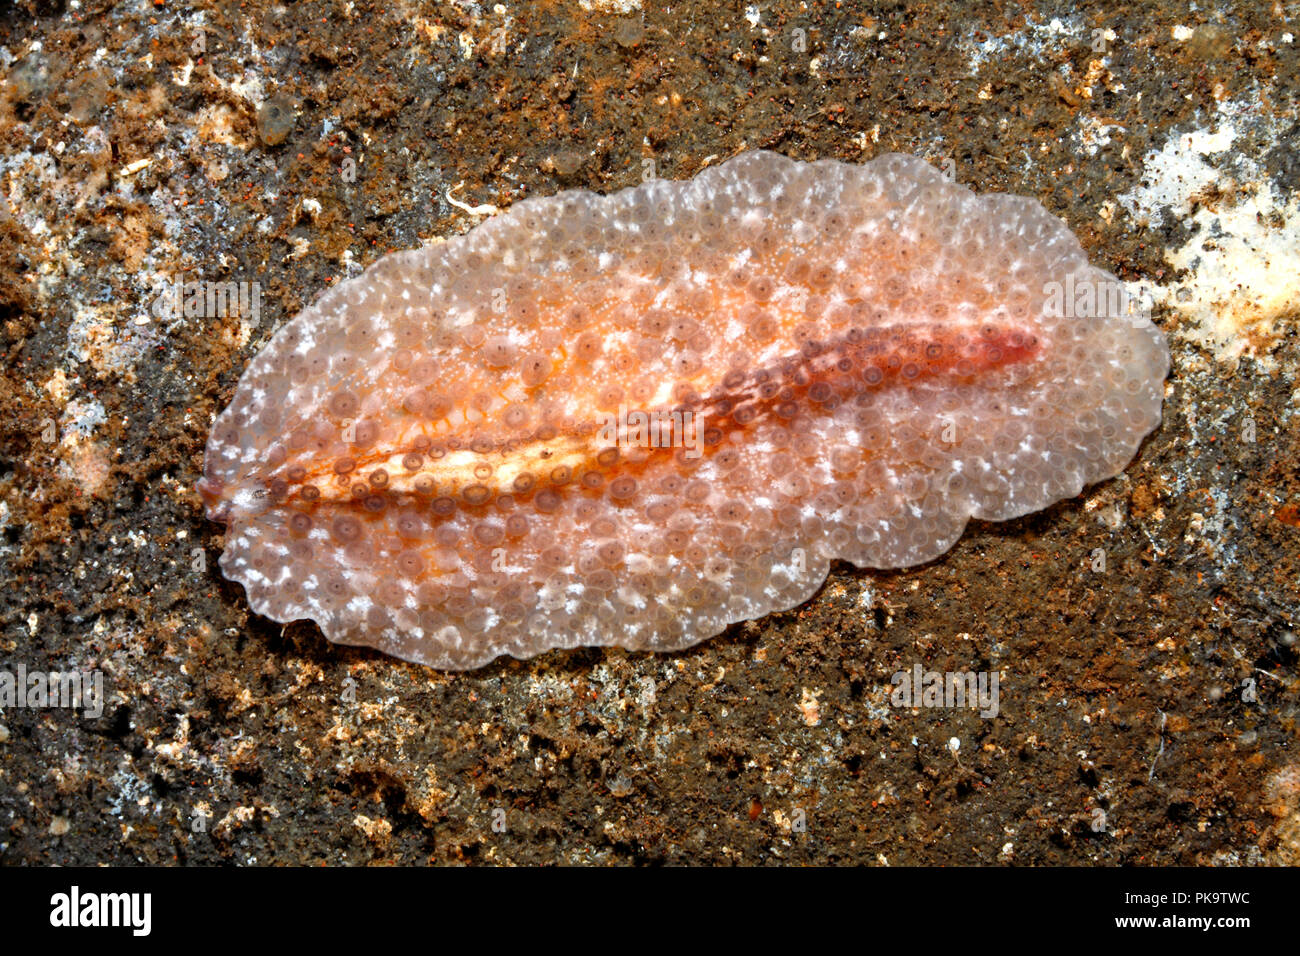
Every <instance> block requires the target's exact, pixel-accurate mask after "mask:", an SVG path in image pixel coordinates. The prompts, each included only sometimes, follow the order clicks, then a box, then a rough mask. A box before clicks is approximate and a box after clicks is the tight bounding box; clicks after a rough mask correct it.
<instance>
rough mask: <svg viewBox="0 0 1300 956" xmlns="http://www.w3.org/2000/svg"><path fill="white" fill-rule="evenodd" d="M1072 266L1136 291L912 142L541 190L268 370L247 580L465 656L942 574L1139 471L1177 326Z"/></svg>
mask: <svg viewBox="0 0 1300 956" xmlns="http://www.w3.org/2000/svg"><path fill="white" fill-rule="evenodd" d="M1067 278H1068V280H1069V288H1071V289H1073V288H1075V287H1076V286H1078V285H1079V284H1081V283H1082V284H1083V285H1084V286H1085V287H1089V288H1093V289H1095V288H1096V287H1098V286H1103V285H1104V286H1107V287H1108V288H1109V287H1113V286H1114V285H1115V280H1114V279H1113V278H1112V277H1110V276H1108V275H1107V274H1105V273H1103V272H1101V271H1100V270H1097V269H1094V268H1092V267H1090V266H1089V265H1088V263H1087V260H1086V258H1085V257H1084V256H1083V254H1082V252H1081V250H1080V249H1079V247H1078V243H1077V242H1076V241H1075V240H1074V237H1073V236H1072V235H1070V233H1069V231H1068V230H1067V229H1066V228H1065V227H1064V226H1063V224H1061V223H1060V222H1059V220H1056V219H1054V218H1053V217H1051V216H1050V215H1048V214H1047V213H1046V212H1045V211H1043V210H1042V208H1041V207H1040V206H1038V204H1037V203H1034V202H1033V201H1031V200H1022V199H1016V198H1013V197H1004V196H991V197H978V196H975V195H974V194H972V193H971V192H970V191H969V190H966V189H964V188H963V187H960V186H957V185H955V184H952V183H948V182H946V181H945V180H943V178H942V177H941V176H939V174H938V173H936V172H935V171H934V170H932V169H931V168H930V167H928V166H926V165H925V164H924V163H922V162H921V161H919V160H915V159H913V158H911V157H903V156H889V157H882V158H881V159H879V160H876V161H875V162H873V163H870V164H867V165H865V166H848V165H845V164H840V163H815V164H801V163H795V162H792V161H790V160H786V159H783V158H781V157H779V156H775V155H773V154H770V153H753V154H746V155H744V156H742V157H739V158H737V159H736V160H733V161H731V162H729V163H727V164H725V165H724V166H722V167H719V168H718V169H715V170H709V171H706V172H705V173H703V174H701V175H700V176H699V177H697V178H696V179H694V180H691V181H689V182H683V183H650V184H647V185H645V186H642V187H639V188H637V189H634V190H627V191H625V192H623V193H619V194H616V195H614V196H609V197H600V196H595V195H592V194H589V193H585V192H571V193H565V194H561V195H560V196H556V197H554V198H551V199H544V200H532V201H528V202H525V203H521V204H519V206H517V207H515V208H514V209H512V210H511V211H510V212H509V213H507V214H504V215H502V216H499V217H497V218H495V219H493V220H490V221H489V222H487V223H485V224H483V225H482V226H480V227H478V228H477V229H475V230H473V231H472V232H471V233H469V234H467V235H466V236H463V237H460V238H458V239H454V240H452V241H450V242H448V243H446V244H444V245H442V246H440V247H436V248H432V249H428V250H421V251H418V252H414V253H403V254H398V255H396V256H390V257H388V258H386V259H384V260H381V261H380V262H378V263H376V264H375V265H374V266H372V267H371V268H370V269H369V270H367V271H366V272H365V273H364V274H362V275H361V276H358V277H357V278H355V279H352V280H349V281H348V282H345V283H343V284H341V285H340V286H339V287H338V288H336V289H334V290H331V291H330V292H329V293H327V294H326V295H324V296H322V297H321V299H320V300H318V301H317V302H316V303H315V304H314V305H313V306H312V307H311V308H310V309H308V310H307V311H305V312H304V313H303V314H302V315H300V316H299V317H298V318H297V319H295V320H294V321H293V322H291V323H289V324H288V325H287V326H285V327H284V328H283V329H281V330H280V331H279V332H278V333H277V334H276V336H275V338H274V339H273V340H272V342H271V343H270V344H269V345H268V346H267V347H266V349H264V350H263V352H262V353H261V354H259V356H258V357H257V358H256V359H255V360H254V362H253V363H252V364H251V365H250V367H249V369H248V371H247V372H246V373H245V376H244V379H243V380H242V381H241V383H240V386H239V389H238V391H237V393H236V395H235V399H234V401H233V402H232V404H231V406H230V407H229V408H228V409H227V410H226V411H225V412H224V413H223V414H222V416H221V417H220V418H219V420H218V421H217V423H216V424H215V425H214V428H213V433H212V438H211V440H210V443H209V447H208V459H207V464H206V466H205V475H204V478H203V480H202V481H201V482H200V485H199V487H200V490H201V491H202V492H203V494H204V496H205V499H206V501H207V503H208V509H209V514H210V515H211V516H212V517H213V518H215V519H217V520H221V521H224V522H226V523H227V524H228V525H229V526H230V529H229V533H228V534H227V547H226V552H225V554H224V555H223V558H222V567H223V570H225V572H226V574H227V575H228V576H230V577H232V578H234V579H235V580H239V581H241V582H242V583H243V584H244V585H245V587H246V589H247V590H248V593H249V598H250V602H251V603H252V605H253V607H254V608H255V609H256V610H258V611H259V612H260V613H263V614H266V615H268V616H270V617H273V618H275V619H277V620H292V619H294V618H296V617H310V618H313V619H314V620H316V621H317V622H318V623H319V624H320V625H321V628H322V630H323V631H324V632H325V634H326V635H327V636H328V637H330V638H331V639H332V640H336V641H341V642H347V643H364V644H371V645H374V646H376V647H379V648H381V649H383V650H385V651H388V652H389V653H393V654H397V655H398V656H402V657H406V658H409V659H413V660H418V661H423V662H425V663H429V664H432V665H434V666H440V667H449V668H463V667H473V666H478V665H480V664H482V663H485V662H486V661H488V660H490V659H491V658H493V657H495V656H497V655H499V654H503V653H507V654H514V655H515V656H520V657H524V656H530V655H532V654H535V653H538V652H540V651H542V650H545V649H547V648H549V647H567V646H577V645H581V644H623V645H625V646H628V647H632V648H645V649H654V650H667V649H674V648H679V647H684V646H687V645H689V644H691V643H694V642H695V641H698V640H701V639H703V638H704V637H707V636H709V635H710V634H714V633H717V631H719V630H721V629H722V628H723V627H725V626H726V624H727V623H729V622H731V621H735V620H741V619H744V618H746V617H754V616H757V615H760V614H763V613H766V612H767V611H769V610H772V609H774V608H781V607H790V606H793V605H795V604H798V603H799V602H800V601H802V600H804V599H806V597H807V596H808V595H809V594H810V593H811V592H812V590H813V589H815V587H816V586H817V584H818V583H820V581H821V580H822V579H823V578H824V576H825V574H826V571H827V568H828V566H829V561H830V560H831V559H832V558H835V557H841V558H845V559H847V560H851V561H854V562H856V563H858V564H860V565H871V566H879V567H890V566H899V565H905V564H911V563H916V562H917V561H922V560H927V559H929V558H932V557H934V556H935V555H937V554H940V553H942V551H944V550H946V549H947V548H948V547H949V546H951V544H952V542H953V541H954V540H955V539H956V537H957V536H958V535H959V534H960V531H961V527H962V526H963V525H964V523H965V521H966V520H967V518H968V517H970V516H972V515H976V516H980V517H987V518H1003V517H1010V516H1013V515H1015V514H1023V513H1025V512H1026V511H1030V510H1034V509H1036V508H1041V507H1043V506H1044V505H1046V504H1048V503H1050V502H1051V501H1054V500H1059V499H1060V498H1062V497H1067V496H1070V495H1073V494H1077V493H1078V491H1079V489H1080V488H1081V487H1082V486H1083V484H1085V483H1086V482H1089V481H1095V480H1098V479H1100V478H1102V477H1106V476H1108V475H1110V474H1114V473H1115V472H1116V471H1117V470H1118V469H1119V468H1122V467H1123V465H1124V464H1125V463H1126V462H1127V461H1128V460H1129V458H1130V457H1131V456H1132V454H1133V451H1134V450H1135V448H1136V446H1137V443H1138V442H1139V441H1140V440H1141V438H1142V436H1143V435H1145V434H1146V433H1147V432H1148V431H1149V430H1150V429H1151V428H1153V427H1154V426H1155V424H1156V423H1157V422H1158V421H1159V408H1160V380H1161V379H1162V378H1163V376H1164V374H1165V371H1166V369H1167V362H1168V359H1167V352H1166V350H1165V346H1164V341H1163V338H1162V337H1161V336H1160V334H1159V332H1158V331H1156V330H1155V329H1154V327H1152V326H1151V325H1150V322H1149V320H1148V319H1147V318H1146V317H1145V316H1133V315H1127V314H1124V315H1119V314H1083V315H1068V316H1063V315H1055V314H1052V312H1051V310H1050V309H1049V308H1048V303H1049V302H1053V301H1055V300H1053V299H1052V298H1051V297H1050V296H1049V289H1048V286H1049V285H1051V284H1052V283H1054V282H1055V283H1062V282H1065V281H1066V279H1067ZM1089 284H1091V285H1090V286H1089ZM1090 301H1099V302H1106V301H1113V297H1110V298H1107V297H1105V296H1096V297H1095V299H1093V300H1090ZM628 409H632V410H633V415H632V417H633V418H635V417H636V415H637V414H640V413H644V415H643V420H646V419H648V420H650V421H654V422H673V423H675V425H676V427H675V428H674V429H673V430H672V431H666V432H664V433H663V434H656V433H654V429H653V428H652V429H651V432H652V434H651V440H646V435H645V433H644V432H643V431H637V430H635V429H632V428H630V427H629V425H628V423H627V422H626V421H624V417H625V416H626V415H627V410H628ZM611 421H614V422H616V423H617V424H616V425H615V426H614V427H612V428H611V426H610V422H611ZM692 429H696V431H697V434H696V433H695V432H693V431H692ZM692 437H694V438H695V439H697V441H695V442H694V443H692V441H691V440H690V439H691V438H692Z"/></svg>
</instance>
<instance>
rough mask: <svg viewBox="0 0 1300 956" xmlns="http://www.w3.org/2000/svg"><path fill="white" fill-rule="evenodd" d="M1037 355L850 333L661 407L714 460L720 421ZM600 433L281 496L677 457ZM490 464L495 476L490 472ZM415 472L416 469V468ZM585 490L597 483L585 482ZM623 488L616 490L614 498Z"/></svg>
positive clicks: (442, 497)
mask: <svg viewBox="0 0 1300 956" xmlns="http://www.w3.org/2000/svg"><path fill="white" fill-rule="evenodd" d="M1041 350H1042V344H1041V342H1040V341H1039V340H1038V338H1037V337H1036V336H1035V335H1034V334H1033V333H1031V332H1028V331H1026V330H1023V329H1020V328H1017V327H1015V326H1009V325H984V326H972V327H968V328H962V327H955V328H954V327H950V326H942V325H935V326H924V325H921V326H918V325H899V326H884V327H878V328H872V329H854V330H852V331H850V332H849V333H847V334H845V335H843V336H841V337H840V338H838V339H835V340H832V341H830V342H827V343H805V345H804V348H803V349H802V351H800V352H797V353H794V354H792V355H788V356H786V357H785V358H784V359H782V360H781V361H779V362H777V363H776V364H774V365H772V366H769V367H766V368H761V369H755V370H752V371H748V372H744V373H741V372H734V373H732V374H731V375H728V376H725V377H724V378H723V380H722V382H721V383H720V384H719V385H718V387H717V388H716V389H712V390H710V391H709V394H708V396H707V398H706V397H700V396H699V395H696V396H694V397H692V398H690V399H689V400H687V401H683V402H682V403H680V404H678V405H676V406H673V407H671V408H663V409H658V411H661V412H672V411H678V412H686V411H689V412H692V413H693V414H695V415H697V416H700V418H699V422H700V427H701V437H702V439H703V440H702V441H701V452H702V453H703V454H705V455H707V454H709V453H710V452H711V451H712V449H713V448H715V447H716V446H717V444H718V441H717V436H715V435H711V434H709V432H708V429H709V427H710V422H711V421H712V424H713V426H714V431H715V432H716V431H717V426H718V425H719V420H720V419H721V418H723V417H726V418H727V428H728V429H735V428H747V427H753V426H754V425H755V424H756V423H760V422H764V421H771V420H773V419H774V418H775V419H790V418H793V417H795V416H796V415H797V414H799V413H800V412H806V411H808V410H809V406H812V408H813V409H814V411H815V410H816V409H817V408H818V407H819V406H824V405H826V404H827V403H828V402H830V401H833V400H836V399H838V400H843V399H845V398H846V397H848V395H851V394H860V393H862V392H864V391H870V390H875V389H884V388H895V387H907V386H911V385H917V384H920V383H921V382H924V381H926V380H930V379H934V378H936V377H940V376H944V377H947V378H949V379H954V380H958V381H962V380H974V379H977V378H979V377H980V376H982V375H987V374H988V373H990V372H993V371H996V370H997V369H999V368H1003V367H1007V366H1011V365H1015V364H1019V363H1023V362H1027V361H1029V360H1031V359H1033V358H1034V357H1035V356H1037V355H1038V354H1039V353H1040V352H1041ZM646 411H649V412H652V413H653V412H654V411H656V410H655V409H647V410H646ZM600 435H601V423H600V422H597V421H590V422H584V423H581V424H579V425H577V426H574V427H573V428H570V429H568V430H566V431H562V432H558V433H555V431H554V429H551V430H550V433H547V432H540V433H534V434H533V435H532V436H528V437H523V438H521V439H519V440H515V441H511V442H509V443H508V444H503V445H501V446H493V445H487V444H486V443H485V444H482V445H480V443H479V442H477V441H475V440H474V439H473V438H472V437H471V438H468V439H466V438H464V437H463V436H462V440H461V442H460V443H459V444H460V448H459V449H458V450H454V451H449V452H446V453H445V454H443V455H442V456H440V457H438V458H436V459H427V460H426V459H420V461H419V462H418V463H417V462H416V461H414V460H413V459H412V456H413V455H415V456H416V458H420V456H419V455H418V453H416V452H413V451H411V450H410V449H409V448H392V447H387V448H377V447H372V448H369V449H366V450H365V451H360V450H358V451H357V452H355V454H354V457H351V458H348V459H347V460H346V462H345V466H346V467H345V470H344V471H343V473H341V474H340V466H339V463H338V462H337V461H336V462H331V463H329V464H324V463H322V464H318V465H317V466H316V467H315V468H314V469H310V470H304V469H303V467H302V466H301V465H295V466H294V467H293V468H291V469H287V470H286V474H287V473H289V472H293V474H294V477H295V478H297V479H299V481H297V482H291V483H288V484H289V487H288V491H287V495H286V494H285V493H277V495H276V497H277V498H280V499H281V500H283V498H285V497H286V496H287V497H293V492H294V490H295V489H294V487H293V486H294V485H295V484H296V485H298V486H299V487H300V488H301V490H303V491H307V493H308V494H312V495H317V496H318V497H316V498H313V499H311V503H312V504H314V505H321V504H326V503H331V504H347V505H351V506H357V505H359V504H360V503H361V502H360V501H358V496H357V492H356V490H355V489H356V488H357V485H356V484H354V483H353V482H352V481H351V480H350V476H352V475H356V474H361V475H365V476H368V478H369V479H370V482H369V485H368V486H363V487H364V492H365V494H364V495H363V496H362V498H363V500H364V499H366V498H369V497H372V496H373V495H378V494H384V495H389V496H397V495H417V496H419V497H420V498H421V499H428V498H430V497H432V496H437V497H438V500H439V501H440V502H441V504H442V507H441V508H440V509H433V510H434V513H435V514H439V513H446V514H450V513H452V511H454V509H455V507H457V506H462V505H468V506H471V507H475V506H480V505H484V504H486V503H488V502H490V501H491V500H493V499H495V498H496V497H497V496H499V495H503V494H511V495H516V496H517V495H521V494H524V495H526V494H529V493H530V492H532V491H534V490H537V489H541V488H555V489H558V490H559V491H561V492H562V491H563V490H564V489H565V488H566V487H568V486H570V485H574V486H584V482H583V481H582V480H581V479H582V478H583V476H585V475H591V474H599V475H601V476H602V479H603V480H602V483H603V481H609V480H611V477H612V475H613V474H614V472H616V471H619V470H620V469H623V470H626V469H629V468H632V469H635V468H637V467H638V466H642V467H643V466H644V464H645V463H646V462H647V461H649V460H650V459H653V458H656V457H662V456H664V455H671V454H674V453H676V452H677V451H678V450H679V449H677V448H673V447H665V448H654V447H651V448H646V449H643V454H641V455H639V456H638V457H639V461H638V462H635V463H631V462H628V461H627V460H626V459H625V458H624V457H623V456H621V455H620V454H619V452H618V450H617V449H613V448H609V447H608V445H607V442H602V441H601V440H600ZM710 438H712V439H713V440H712V441H711V440H710ZM485 462H487V463H490V468H488V467H484V463H485ZM413 464H417V469H412V468H411V467H410V466H411V465H413ZM377 473H378V474H382V475H383V479H382V480H381V481H380V482H379V483H378V486H376V482H375V481H374V480H373V479H374V476H375V475H376V474H377ZM585 487H587V488H589V489H590V488H591V487H592V485H591V484H590V483H586V484H585ZM312 489H314V490H312ZM200 490H201V491H204V494H205V497H212V496H214V494H210V493H209V491H208V490H207V489H204V488H200ZM216 491H217V492H219V489H217V490H216ZM280 491H281V492H283V489H280ZM616 491H617V489H613V488H611V494H612V495H613V496H614V497H615V498H616V499H617V497H618V495H617V493H616ZM299 500H304V501H305V497H304V496H301V495H300V496H299Z"/></svg>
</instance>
